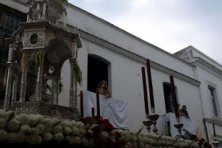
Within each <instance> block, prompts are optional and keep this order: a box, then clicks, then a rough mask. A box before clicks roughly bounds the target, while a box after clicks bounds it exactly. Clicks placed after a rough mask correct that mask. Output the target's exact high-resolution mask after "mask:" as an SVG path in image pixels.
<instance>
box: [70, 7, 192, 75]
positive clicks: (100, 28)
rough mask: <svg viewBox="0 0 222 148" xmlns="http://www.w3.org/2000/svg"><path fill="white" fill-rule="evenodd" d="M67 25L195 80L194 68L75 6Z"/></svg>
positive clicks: (71, 10) (71, 8)
mask: <svg viewBox="0 0 222 148" xmlns="http://www.w3.org/2000/svg"><path fill="white" fill-rule="evenodd" d="M67 13H68V15H67V23H68V24H69V25H72V26H76V27H77V28H80V29H82V30H84V31H86V32H89V33H90V34H92V35H95V36H98V37H100V38H102V39H104V40H107V41H109V42H111V43H113V44H115V45H117V46H120V47H122V48H124V49H126V50H128V51H131V52H134V53H136V54H139V55H141V56H143V57H146V58H149V59H150V60H152V61H155V62H156V63H159V64H161V65H164V66H166V67H168V68H170V69H174V70H175V71H178V72H181V73H183V74H185V75H187V76H189V77H191V78H194V74H193V70H192V66H191V65H190V64H187V63H185V62H184V61H182V60H179V59H177V58H176V57H174V56H173V55H171V54H169V53H168V52H166V51H164V50H162V49H160V48H158V47H156V46H154V45H152V44H150V43H147V42H145V41H143V40H141V39H139V38H137V37H135V36H133V35H131V34H129V33H127V32H125V31H123V30H122V29H120V28H117V27H115V26H114V25H112V24H110V23H108V22H106V21H104V20H102V19H99V18H98V17H95V16H93V15H91V14H89V13H88V12H85V11H83V10H81V9H79V8H77V7H75V6H72V5H69V7H68V8H67Z"/></svg>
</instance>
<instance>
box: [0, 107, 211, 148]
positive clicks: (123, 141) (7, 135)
mask: <svg viewBox="0 0 222 148" xmlns="http://www.w3.org/2000/svg"><path fill="white" fill-rule="evenodd" d="M200 142H201V141H192V140H185V139H183V138H179V137H175V138H173V137H168V136H160V135H146V134H139V135H137V134H136V133H134V132H131V131H129V130H121V129H115V128H114V127H113V126H112V125H111V124H110V123H109V121H108V120H107V119H103V118H101V117H96V116H95V117H93V118H91V117H85V118H81V119H80V121H74V120H66V119H56V118H50V117H44V116H42V115H38V114H30V115H28V114H16V113H14V112H13V111H8V112H5V111H2V110H0V143H7V144H31V145H47V144H49V143H53V144H67V145H70V146H71V145H73V146H76V147H86V148H88V147H89V148H90V147H92V148H93V147H107V148H136V147H140V148H148V147H159V148H161V147H162V148H163V147H166V146H167V147H180V148H185V147H189V148H198V147H199V145H203V143H205V145H206V142H202V143H200ZM204 148H208V147H204Z"/></svg>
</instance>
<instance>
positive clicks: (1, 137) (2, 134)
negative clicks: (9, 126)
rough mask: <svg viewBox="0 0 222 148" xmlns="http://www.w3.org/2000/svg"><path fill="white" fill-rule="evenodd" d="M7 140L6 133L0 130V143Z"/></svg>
mask: <svg viewBox="0 0 222 148" xmlns="http://www.w3.org/2000/svg"><path fill="white" fill-rule="evenodd" d="M7 138H8V133H7V132H6V131H5V130H2V129H0V141H4V140H6V139H7Z"/></svg>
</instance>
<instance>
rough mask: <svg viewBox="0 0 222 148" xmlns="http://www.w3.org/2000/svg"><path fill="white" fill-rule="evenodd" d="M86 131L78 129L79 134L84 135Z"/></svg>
mask: <svg viewBox="0 0 222 148" xmlns="http://www.w3.org/2000/svg"><path fill="white" fill-rule="evenodd" d="M85 133H86V130H85V129H83V128H82V129H79V136H84V135H85Z"/></svg>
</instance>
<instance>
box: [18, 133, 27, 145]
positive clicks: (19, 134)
mask: <svg viewBox="0 0 222 148" xmlns="http://www.w3.org/2000/svg"><path fill="white" fill-rule="evenodd" d="M25 139H26V136H25V135H24V134H22V133H18V135H17V139H16V141H17V142H18V143H23V142H24V141H25Z"/></svg>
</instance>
